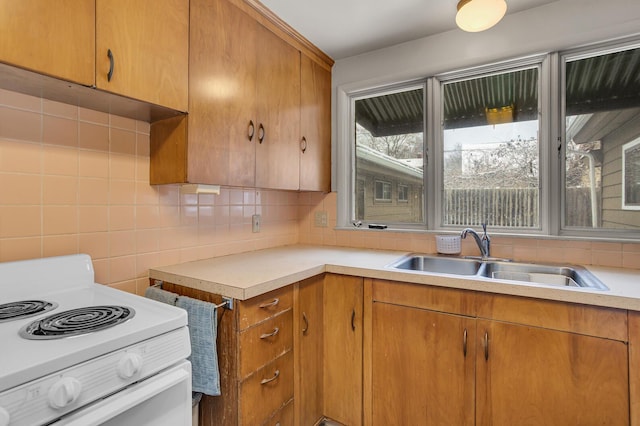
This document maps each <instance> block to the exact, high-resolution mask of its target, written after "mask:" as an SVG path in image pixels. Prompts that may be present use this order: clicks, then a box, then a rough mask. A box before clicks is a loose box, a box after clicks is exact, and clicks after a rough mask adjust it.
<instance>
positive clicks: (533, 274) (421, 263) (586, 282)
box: [388, 254, 609, 291]
mask: <svg viewBox="0 0 640 426" xmlns="http://www.w3.org/2000/svg"><path fill="white" fill-rule="evenodd" d="M388 267H389V268H392V269H397V270H405V271H417V272H429V273H434V274H452V275H464V276H471V277H473V276H475V277H484V278H490V279H496V280H510V281H520V282H523V281H524V282H530V283H536V284H544V285H551V286H560V287H582V288H588V289H591V290H604V291H606V290H609V287H607V286H606V285H604V284H603V283H602V282H601V281H600V280H599V279H598V278H597V277H596V276H595V275H593V274H592V273H591V272H589V271H588V270H587V269H586V268H584V267H582V266H578V265H552V264H538V263H517V262H510V261H508V260H495V259H487V260H479V259H475V258H464V257H445V256H431V255H423V254H410V255H407V256H403V257H402V258H400V259H398V260H397V261H395V262H393V263H391V264H390V265H388Z"/></svg>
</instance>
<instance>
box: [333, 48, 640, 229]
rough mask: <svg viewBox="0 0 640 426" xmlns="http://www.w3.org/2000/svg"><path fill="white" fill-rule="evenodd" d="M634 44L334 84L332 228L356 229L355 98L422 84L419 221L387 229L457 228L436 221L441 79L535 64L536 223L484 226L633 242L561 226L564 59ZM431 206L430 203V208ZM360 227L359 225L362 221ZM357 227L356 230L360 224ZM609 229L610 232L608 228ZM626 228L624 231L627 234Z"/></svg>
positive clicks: (439, 184)
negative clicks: (412, 76)
mask: <svg viewBox="0 0 640 426" xmlns="http://www.w3.org/2000/svg"><path fill="white" fill-rule="evenodd" d="M638 46H640V38H639V37H638V36H633V37H627V38H624V39H619V40H614V41H610V42H601V43H594V44H590V45H589V46H586V47H579V48H572V49H566V50H562V51H554V52H546V53H540V54H536V55H531V56H526V57H520V58H516V59H511V60H506V61H501V62H495V63H491V64H485V65H481V66H476V67H469V68H465V69H461V70H457V71H452V72H445V73H440V74H435V75H432V76H427V77H424V78H417V79H413V80H408V81H405V82H397V83H392V84H384V83H380V82H378V83H377V84H375V85H370V86H366V87H363V85H362V84H358V83H352V84H348V85H342V86H338V90H337V98H336V102H335V111H336V114H337V116H338V117H347V118H348V119H347V120H338V122H337V123H338V125H337V128H336V135H337V140H338V143H337V144H336V146H335V151H334V152H335V159H336V168H335V175H334V177H336V188H335V189H336V190H337V192H338V194H337V204H338V211H337V226H336V228H337V229H356V228H358V226H356V225H355V224H354V220H353V218H354V213H355V212H354V208H355V207H354V196H353V195H354V188H355V186H354V185H355V140H354V138H355V114H354V109H355V108H354V105H355V100H357V99H361V98H362V97H367V96H369V97H370V96H380V95H385V94H390V93H395V92H398V91H402V90H410V89H411V88H415V87H416V86H420V85H422V87H423V89H424V92H423V93H424V97H425V104H424V105H425V108H424V110H425V111H424V113H425V119H424V123H425V130H424V160H425V165H424V169H423V170H424V183H423V188H424V191H423V193H422V195H423V196H422V199H423V213H424V214H423V223H417V224H406V223H387V225H389V228H388V229H390V230H398V231H403V230H405V231H416V232H434V233H435V232H442V231H444V232H448V231H459V228H460V227H459V226H441V225H440V224H441V220H442V217H441V216H442V209H441V202H442V170H443V168H442V163H443V160H442V146H443V140H442V136H441V126H440V125H438V126H437V127H436V126H435V125H434V124H435V123H441V116H442V112H441V111H440V101H439V96H441V94H440V87H439V84H440V82H441V81H446V80H449V79H454V78H464V77H469V78H471V77H473V76H479V74H480V73H491V72H506V71H507V70H508V69H509V68H514V67H515V68H518V67H519V68H523V67H527V66H531V65H533V64H537V66H539V67H540V68H539V78H540V80H539V90H540V93H539V100H538V102H539V109H538V111H539V132H540V133H539V137H538V142H539V147H540V156H539V159H540V165H539V167H540V170H539V173H540V227H539V229H536V230H530V229H521V228H498V227H493V228H491V232H492V233H495V234H500V235H505V236H520V235H531V236H539V237H548V238H567V237H568V238H576V239H582V238H589V239H593V238H598V239H601V240H610V241H640V232H637V231H635V230H633V229H626V230H624V232H615V231H614V230H611V229H590V230H587V231H584V230H575V229H567V228H565V227H564V220H565V219H564V217H565V216H564V214H565V212H564V209H565V199H564V197H565V161H564V156H565V151H566V144H565V140H564V139H565V115H564V108H565V102H564V101H565V100H564V96H565V93H564V81H565V80H564V72H565V66H564V62H563V61H564V59H565V58H566V57H569V56H572V57H577V56H578V55H590V56H593V55H598V54H606V53H610V52H616V51H622V50H626V49H631V48H634V47H638ZM430 206H433V207H430ZM365 225H366V224H365ZM365 228H366V226H363V228H362V229H365ZM612 231H613V232H612ZM630 231H631V232H630Z"/></svg>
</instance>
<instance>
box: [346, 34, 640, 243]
mask: <svg viewBox="0 0 640 426" xmlns="http://www.w3.org/2000/svg"><path fill="white" fill-rule="evenodd" d="M638 76H640V42H639V41H638V40H635V41H630V42H624V43H622V42H621V43H619V44H618V45H617V46H613V45H612V44H607V45H604V44H603V45H601V46H595V47H594V46H591V47H589V48H584V49H580V50H577V49H576V50H572V51H566V52H554V53H550V54H546V55H539V56H535V57H528V58H523V59H518V60H512V61H506V62H504V63H500V64H490V65H487V66H483V67H478V68H474V69H467V70H461V71H456V72H450V73H444V74H440V75H437V76H432V77H425V79H424V81H421V82H420V83H416V82H411V83H407V84H403V85H396V86H393V87H388V88H380V89H367V90H366V91H362V92H357V93H351V94H349V95H348V97H347V98H343V99H339V102H338V112H339V113H340V115H342V111H341V109H344V108H347V109H348V114H345V115H347V116H349V117H350V126H338V127H340V128H344V129H345V130H344V132H345V133H343V134H342V135H341V137H340V138H339V141H340V145H339V146H338V150H339V155H338V161H339V162H338V176H339V183H338V197H339V198H338V214H339V216H338V217H339V223H340V224H342V225H343V226H352V225H351V223H353V222H357V221H362V222H365V223H366V222H376V223H385V224H389V225H390V228H393V227H396V228H410V229H433V230H460V229H462V228H463V227H467V226H472V227H477V226H479V225H480V224H482V223H486V224H488V226H489V229H491V232H493V233H501V232H502V233H517V234H542V235H571V236H585V237H591V236H598V237H602V238H616V239H640V78H638ZM347 129H348V131H349V133H348V134H347V133H346V132H347ZM345 141H348V143H346V142H345ZM409 188H411V193H410V194H409ZM345 189H346V190H345ZM392 192H396V193H395V194H392ZM629 230H632V232H629Z"/></svg>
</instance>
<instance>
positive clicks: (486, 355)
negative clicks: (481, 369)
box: [483, 331, 489, 361]
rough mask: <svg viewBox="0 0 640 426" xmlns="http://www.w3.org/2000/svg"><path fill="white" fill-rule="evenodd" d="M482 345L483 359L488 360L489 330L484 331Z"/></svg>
mask: <svg viewBox="0 0 640 426" xmlns="http://www.w3.org/2000/svg"><path fill="white" fill-rule="evenodd" d="M483 346H484V360H485V361H488V360H489V332H488V331H485V332H484V342H483Z"/></svg>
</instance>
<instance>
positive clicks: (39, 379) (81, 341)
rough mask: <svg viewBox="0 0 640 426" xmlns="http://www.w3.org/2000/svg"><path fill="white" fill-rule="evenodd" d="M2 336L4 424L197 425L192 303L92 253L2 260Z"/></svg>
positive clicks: (0, 406)
mask: <svg viewBox="0 0 640 426" xmlns="http://www.w3.org/2000/svg"><path fill="white" fill-rule="evenodd" d="M0 342H2V349H0V426H54V425H55V426H62V425H67V426H72V425H73V426H98V425H100V426H107V425H108V426H131V425H135V426H191V423H192V419H191V364H190V363H189V361H188V357H189V355H190V354H191V342H190V339H189V330H188V329H187V313H186V311H185V310H184V309H180V308H177V307H175V306H170V305H167V304H164V303H160V302H156V301H155V300H151V299H147V298H144V297H140V296H137V295H135V294H130V293H126V292H124V291H120V290H117V289H115V288H112V287H109V286H107V285H102V284H99V283H96V282H95V274H94V269H93V262H92V260H91V258H90V257H89V256H88V255H85V254H75V255H69V256H57V257H48V258H39V259H29V260H20V261H15V262H0Z"/></svg>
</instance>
